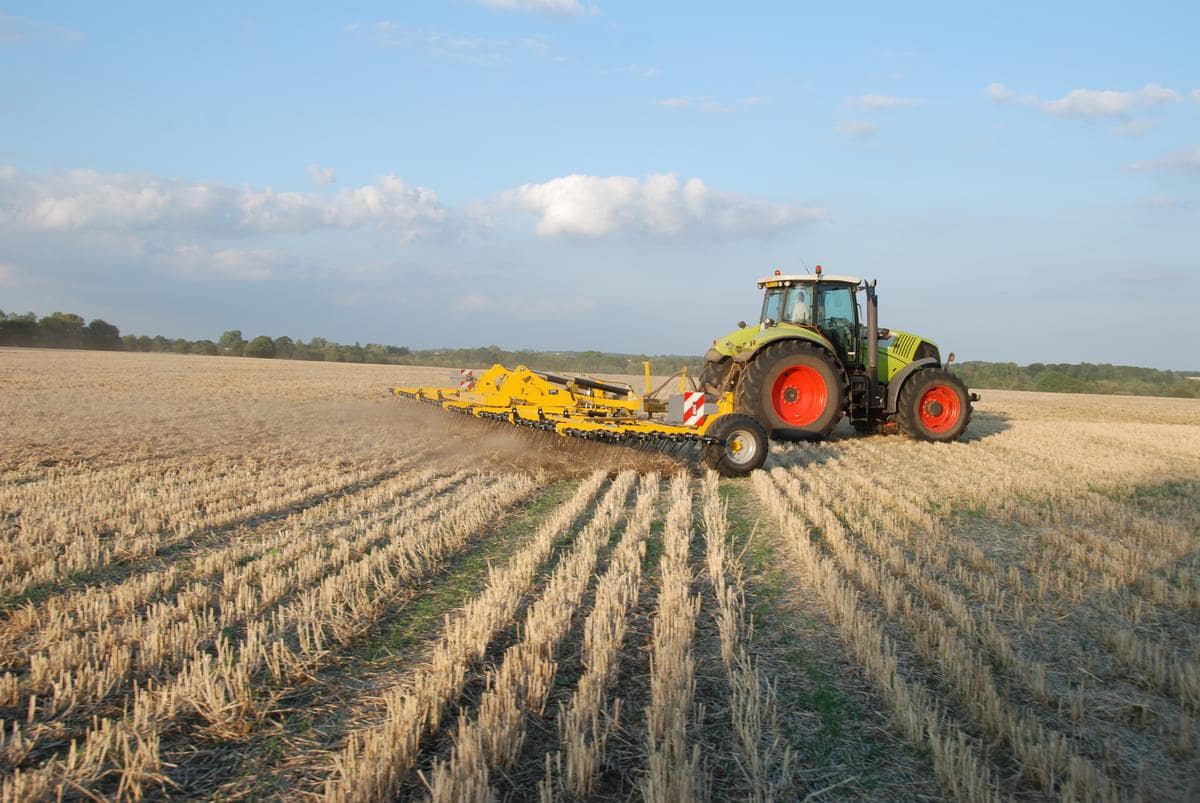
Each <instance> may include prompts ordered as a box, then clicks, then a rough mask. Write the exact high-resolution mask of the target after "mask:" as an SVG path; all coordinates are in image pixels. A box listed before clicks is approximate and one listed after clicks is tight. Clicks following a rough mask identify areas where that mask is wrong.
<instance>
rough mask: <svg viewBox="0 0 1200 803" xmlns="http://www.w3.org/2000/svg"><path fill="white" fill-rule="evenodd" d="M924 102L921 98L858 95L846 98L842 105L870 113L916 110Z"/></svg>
mask: <svg viewBox="0 0 1200 803" xmlns="http://www.w3.org/2000/svg"><path fill="white" fill-rule="evenodd" d="M924 102H925V101H923V100H921V99H920V98H902V97H897V96H895V95H858V96H857V97H851V98H846V99H845V100H844V101H842V105H844V106H846V107H848V108H852V109H858V110H859V111H860V112H867V113H870V112H877V111H884V110H886V109H915V108H917V107H918V106H920V105H921V104H923V103H924Z"/></svg>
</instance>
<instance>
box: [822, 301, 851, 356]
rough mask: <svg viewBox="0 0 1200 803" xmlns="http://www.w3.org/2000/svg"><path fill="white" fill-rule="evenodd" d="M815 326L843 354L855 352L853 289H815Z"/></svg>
mask: <svg viewBox="0 0 1200 803" xmlns="http://www.w3.org/2000/svg"><path fill="white" fill-rule="evenodd" d="M817 326H818V328H820V330H821V331H822V332H824V333H825V335H826V336H827V337H829V339H830V340H832V341H833V342H834V344H835V345H837V346H838V347H839V348H840V349H841V350H842V351H843V353H844V354H846V355H853V354H854V353H855V352H856V351H857V348H856V346H857V340H858V315H857V309H856V307H855V304H854V288H852V287H847V286H845V285H842V286H840V287H818V288H817Z"/></svg>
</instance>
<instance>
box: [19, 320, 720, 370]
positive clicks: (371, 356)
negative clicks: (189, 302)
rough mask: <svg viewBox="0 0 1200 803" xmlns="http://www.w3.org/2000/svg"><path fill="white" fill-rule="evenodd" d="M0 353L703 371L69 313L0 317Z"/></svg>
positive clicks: (674, 358) (593, 357) (596, 354)
mask: <svg viewBox="0 0 1200 803" xmlns="http://www.w3.org/2000/svg"><path fill="white" fill-rule="evenodd" d="M0 346H26V347H35V348H60V349H100V350H104V351H142V352H158V353H174V354H200V355H208V356H225V357H257V358H260V359H281V360H314V361H324V362H356V363H381V364H386V365H433V366H445V367H449V368H461V367H476V368H486V367H488V366H490V365H492V364H494V363H502V364H505V365H510V366H511V365H529V366H531V367H536V368H540V369H543V370H547V371H587V372H590V373H612V374H629V373H641V371H642V361H643V360H650V361H651V364H652V365H653V366H654V367H655V371H656V372H659V373H661V372H665V371H666V370H667V369H668V368H669V369H670V371H672V372H673V371H675V370H677V369H678V368H680V367H683V366H685V365H686V366H687V367H688V372H689V373H695V372H698V371H699V370H700V364H701V361H700V358H699V357H696V356H694V355H678V354H667V355H656V356H653V357H648V356H646V355H644V354H612V353H609V352H602V351H571V352H568V351H564V352H551V351H529V350H520V351H508V350H506V349H502V348H500V347H499V346H481V347H478V348H460V349H410V348H408V347H406V346H389V345H384V344H381V343H367V344H366V345H363V344H361V343H359V342H355V343H353V344H344V343H338V342H337V341H334V340H326V339H325V338H323V337H314V338H312V339H311V340H308V341H307V342H306V341H304V340H301V339H299V338H296V339H294V340H293V339H292V338H290V337H286V336H284V337H275V338H272V337H270V336H268V335H259V336H257V337H254V338H251V339H250V340H246V339H245V338H244V337H243V336H242V332H241V330H240V329H230V330H229V331H227V332H225V333H223V334H222V335H221V336H220V337H219V338H217V339H216V340H206V339H205V340H188V339H186V338H182V337H178V338H174V339H172V338H167V337H163V336H162V335H154V336H149V335H122V334H121V332H120V330H119V329H118V328H117V327H116V326H114V325H112V324H110V323H108V322H106V321H103V320H100V319H96V320H93V321H91V322H90V323H85V322H84V319H83V318H81V317H80V316H78V315H76V314H74V313H70V312H55V313H52V314H50V315H47V316H45V317H42V318H39V317H37V315H35V314H34V313H32V312H29V313H25V314H15V313H8V314H5V313H4V312H3V311H2V310H0Z"/></svg>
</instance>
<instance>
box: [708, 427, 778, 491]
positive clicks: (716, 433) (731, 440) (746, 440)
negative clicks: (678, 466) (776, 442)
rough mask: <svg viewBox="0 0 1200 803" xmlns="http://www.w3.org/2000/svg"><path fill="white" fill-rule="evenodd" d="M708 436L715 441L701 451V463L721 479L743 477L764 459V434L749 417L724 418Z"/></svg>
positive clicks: (765, 449) (765, 435)
mask: <svg viewBox="0 0 1200 803" xmlns="http://www.w3.org/2000/svg"><path fill="white" fill-rule="evenodd" d="M707 434H708V435H711V436H713V437H715V438H717V439H718V441H717V442H716V443H710V444H708V445H706V446H705V447H704V463H705V465H707V466H708V467H709V468H711V469H713V470H715V471H716V472H717V473H718V474H720V475H721V476H723V477H744V476H746V475H747V474H749V473H750V472H751V471H753V470H754V469H756V468H758V467H759V466H761V465H762V464H763V461H764V460H766V459H767V433H766V431H765V430H764V429H763V428H762V424H759V423H758V422H757V421H755V420H754V419H753V418H751V417H750V416H748V415H742V414H740V413H729V414H728V415H723V416H721V417H720V418H718V419H717V420H716V421H714V422H713V425H712V426H711V427H709V430H708V433H707Z"/></svg>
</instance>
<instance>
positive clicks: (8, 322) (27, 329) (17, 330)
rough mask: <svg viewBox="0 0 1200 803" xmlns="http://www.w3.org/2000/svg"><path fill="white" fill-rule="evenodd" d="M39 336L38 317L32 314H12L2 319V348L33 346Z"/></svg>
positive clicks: (0, 326) (0, 330)
mask: <svg viewBox="0 0 1200 803" xmlns="http://www.w3.org/2000/svg"><path fill="white" fill-rule="evenodd" d="M36 335H37V316H36V315H34V314H33V313H32V312H30V313H28V314H26V315H18V314H17V313H15V312H10V313H8V314H7V315H5V316H4V317H3V319H0V346H32V345H33V344H34V339H35V337H36Z"/></svg>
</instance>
